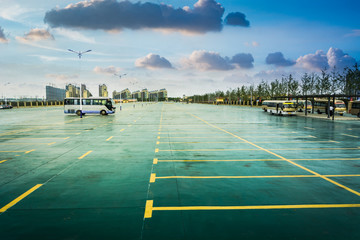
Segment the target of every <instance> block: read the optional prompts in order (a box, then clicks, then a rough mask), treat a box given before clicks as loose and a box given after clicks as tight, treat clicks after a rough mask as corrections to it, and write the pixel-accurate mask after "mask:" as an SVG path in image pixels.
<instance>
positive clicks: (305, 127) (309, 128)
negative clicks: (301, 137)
mask: <svg viewBox="0 0 360 240" xmlns="http://www.w3.org/2000/svg"><path fill="white" fill-rule="evenodd" d="M304 128H306V129H310V130H315V128H311V127H304Z"/></svg>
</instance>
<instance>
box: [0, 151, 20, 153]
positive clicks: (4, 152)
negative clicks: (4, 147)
mask: <svg viewBox="0 0 360 240" xmlns="http://www.w3.org/2000/svg"><path fill="white" fill-rule="evenodd" d="M0 152H2V153H6V152H8V153H17V152H25V151H0Z"/></svg>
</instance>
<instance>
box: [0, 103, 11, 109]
mask: <svg viewBox="0 0 360 240" xmlns="http://www.w3.org/2000/svg"><path fill="white" fill-rule="evenodd" d="M11 108H13V107H12V106H11V105H8V104H3V105H0V109H11Z"/></svg>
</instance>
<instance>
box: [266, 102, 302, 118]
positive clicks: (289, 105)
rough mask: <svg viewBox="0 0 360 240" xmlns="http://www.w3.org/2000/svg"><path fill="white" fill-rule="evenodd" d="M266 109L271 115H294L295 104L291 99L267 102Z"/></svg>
mask: <svg viewBox="0 0 360 240" xmlns="http://www.w3.org/2000/svg"><path fill="white" fill-rule="evenodd" d="M267 111H268V112H269V113H270V114H271V115H274V114H278V115H279V116H282V115H296V105H295V104H294V103H293V102H292V101H274V102H269V103H268V104H267Z"/></svg>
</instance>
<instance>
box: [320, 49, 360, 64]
mask: <svg viewBox="0 0 360 240" xmlns="http://www.w3.org/2000/svg"><path fill="white" fill-rule="evenodd" d="M326 56H327V59H328V64H329V66H330V67H332V68H334V67H335V68H336V69H338V70H343V69H344V68H346V67H352V66H354V65H355V63H356V60H355V58H353V57H351V56H349V55H348V54H346V53H344V52H343V51H342V50H341V49H338V48H332V47H331V48H330V49H329V51H328V52H327V54H326Z"/></svg>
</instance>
